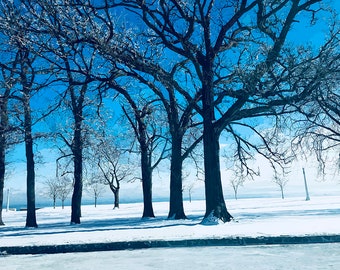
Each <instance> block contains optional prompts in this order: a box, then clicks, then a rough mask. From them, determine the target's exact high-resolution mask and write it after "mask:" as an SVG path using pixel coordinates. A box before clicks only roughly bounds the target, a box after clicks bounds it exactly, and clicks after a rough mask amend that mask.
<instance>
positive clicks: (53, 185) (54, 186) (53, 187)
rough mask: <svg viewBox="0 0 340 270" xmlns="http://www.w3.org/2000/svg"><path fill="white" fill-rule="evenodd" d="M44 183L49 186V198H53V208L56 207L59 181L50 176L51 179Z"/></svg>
mask: <svg viewBox="0 0 340 270" xmlns="http://www.w3.org/2000/svg"><path fill="white" fill-rule="evenodd" d="M44 184H45V185H46V187H47V192H46V194H47V196H48V197H49V198H51V199H52V201H53V209H55V207H56V202H57V198H58V188H59V186H58V182H57V181H56V179H53V178H50V179H47V180H46V181H45V183H44Z"/></svg>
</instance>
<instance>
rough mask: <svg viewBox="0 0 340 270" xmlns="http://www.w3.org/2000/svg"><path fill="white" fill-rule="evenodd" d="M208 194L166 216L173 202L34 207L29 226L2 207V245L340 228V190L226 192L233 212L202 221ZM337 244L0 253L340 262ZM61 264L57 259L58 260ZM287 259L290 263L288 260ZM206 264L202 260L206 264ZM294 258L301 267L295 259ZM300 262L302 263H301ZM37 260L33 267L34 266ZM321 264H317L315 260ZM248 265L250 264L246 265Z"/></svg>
mask: <svg viewBox="0 0 340 270" xmlns="http://www.w3.org/2000/svg"><path fill="white" fill-rule="evenodd" d="M204 207H205V203H204V201H193V202H192V203H189V202H185V212H186V214H187V216H188V219H187V220H168V219H167V214H168V203H165V202H157V203H154V212H155V215H156V218H154V219H141V215H142V210H143V208H142V204H140V203H133V204H121V207H120V209H115V210H113V209H112V206H111V205H99V206H97V208H95V207H94V206H92V205H87V206H83V208H82V219H81V221H82V223H81V224H80V225H70V223H69V221H70V208H69V207H65V209H61V208H56V209H52V208H42V209H39V210H37V219H38V225H39V228H37V229H27V228H24V225H25V219H26V216H25V215H26V213H25V212H22V211H16V212H15V211H8V212H6V211H4V212H3V219H4V222H5V223H6V226H4V227H1V228H0V247H4V246H12V247H15V246H34V245H37V246H42V245H62V244H84V243H109V242H126V241H152V240H183V239H207V238H209V239H221V238H236V237H241V238H242V237H268V236H315V235H340V226H339V224H340V196H320V197H312V199H311V200H310V201H305V200H304V198H288V199H284V200H282V199H275V198H249V199H240V200H228V201H227V207H228V210H229V212H230V213H231V214H232V215H233V216H234V218H235V220H234V221H232V222H229V223H225V224H220V223H219V224H217V225H205V224H202V223H201V221H202V218H203V215H204ZM339 248H340V244H336V243H332V244H317V245H314V244H313V245H311V244H310V245H289V246H285V245H273V246H243V247H193V248H170V249H169V248H158V249H144V250H123V251H105V252H91V253H72V254H71V253H70V254H54V255H39V256H34V255H20V256H0V269H3V268H2V267H3V266H4V264H6V268H5V269H66V268H67V267H70V268H73V269H93V267H94V265H96V263H99V265H100V266H101V269H110V268H111V267H112V266H113V265H114V266H115V267H118V268H119V269H133V268H136V266H137V265H138V266H139V267H138V269H170V268H172V266H173V265H175V264H179V265H181V267H180V268H181V269H185V268H188V269H212V268H215V267H216V268H218V267H222V269H226V268H228V269H244V268H246V267H247V265H248V266H249V265H251V266H252V267H253V268H251V269H284V268H287V269H302V268H303V269H340V258H338V257H339V256H338V254H339ZM61 264H62V265H63V267H60V265H61ZM286 264H288V266H287V267H286V266H285V265H286ZM203 266H205V267H203ZM295 266H296V267H295ZM298 266H300V267H298ZM30 267H32V268H30ZM318 267H319V268H318ZM248 268H249V267H248Z"/></svg>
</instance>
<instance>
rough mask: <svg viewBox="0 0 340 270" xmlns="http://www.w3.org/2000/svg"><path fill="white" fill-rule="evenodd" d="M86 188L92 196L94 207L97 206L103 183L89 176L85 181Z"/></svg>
mask: <svg viewBox="0 0 340 270" xmlns="http://www.w3.org/2000/svg"><path fill="white" fill-rule="evenodd" d="M86 189H87V191H88V193H89V194H90V195H91V196H93V198H94V207H97V203H98V199H99V197H100V196H101V195H102V193H103V191H104V185H103V183H102V181H101V180H100V179H98V178H91V179H90V180H88V181H86Z"/></svg>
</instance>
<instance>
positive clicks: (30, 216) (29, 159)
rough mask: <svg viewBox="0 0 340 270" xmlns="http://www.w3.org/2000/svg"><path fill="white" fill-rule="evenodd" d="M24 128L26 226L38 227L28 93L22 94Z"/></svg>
mask: <svg viewBox="0 0 340 270" xmlns="http://www.w3.org/2000/svg"><path fill="white" fill-rule="evenodd" d="M24 111H25V112H24V113H25V115H24V118H25V120H24V130H25V150H26V166H27V179H26V180H27V216H26V227H35V228H36V227H38V225H37V220H36V213H35V168H34V154H33V136H32V118H31V107H30V100H29V95H27V94H26V95H24Z"/></svg>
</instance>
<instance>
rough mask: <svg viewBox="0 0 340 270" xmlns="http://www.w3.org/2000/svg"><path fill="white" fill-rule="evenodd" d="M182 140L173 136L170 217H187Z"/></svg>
mask: <svg viewBox="0 0 340 270" xmlns="http://www.w3.org/2000/svg"><path fill="white" fill-rule="evenodd" d="M181 142H182V140H181V138H177V137H175V136H172V146H171V165H170V210H169V214H168V218H171V219H186V215H185V213H184V207H183V185H182V167H183V158H182V143H181Z"/></svg>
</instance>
